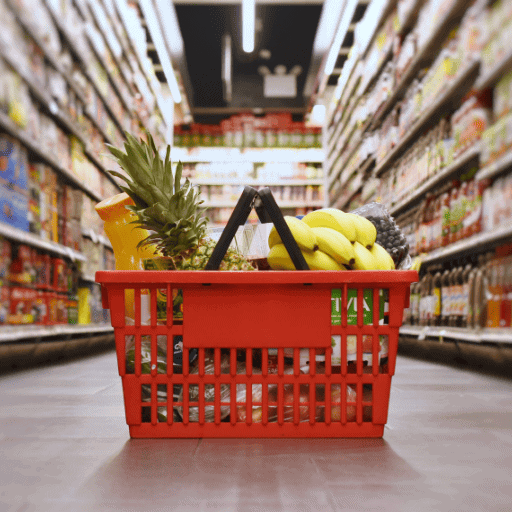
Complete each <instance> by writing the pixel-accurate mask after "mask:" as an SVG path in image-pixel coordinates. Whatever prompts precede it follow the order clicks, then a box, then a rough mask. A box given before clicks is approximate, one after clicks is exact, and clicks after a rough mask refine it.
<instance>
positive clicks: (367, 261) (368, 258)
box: [352, 242, 377, 270]
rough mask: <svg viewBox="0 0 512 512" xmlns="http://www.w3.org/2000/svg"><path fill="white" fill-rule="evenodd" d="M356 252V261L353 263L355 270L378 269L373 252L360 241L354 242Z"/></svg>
mask: <svg viewBox="0 0 512 512" xmlns="http://www.w3.org/2000/svg"><path fill="white" fill-rule="evenodd" d="M354 254H355V260H356V262H355V263H354V264H353V265H352V268H353V269H354V270H376V269H377V262H376V261H375V258H374V257H373V256H372V253H371V252H370V251H369V250H368V249H367V248H366V247H364V246H363V245H361V244H360V243H359V242H354Z"/></svg>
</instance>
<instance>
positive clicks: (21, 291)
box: [9, 286, 37, 325]
mask: <svg viewBox="0 0 512 512" xmlns="http://www.w3.org/2000/svg"><path fill="white" fill-rule="evenodd" d="M36 299H37V291H36V290H34V289H32V288H23V287H21V286H13V287H12V288H11V297H10V314H9V323H10V324H15V325H18V324H31V323H33V322H34V319H35V318H36V317H37V311H36V309H35V301H36Z"/></svg>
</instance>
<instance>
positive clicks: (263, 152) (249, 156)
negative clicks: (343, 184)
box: [171, 146, 326, 227]
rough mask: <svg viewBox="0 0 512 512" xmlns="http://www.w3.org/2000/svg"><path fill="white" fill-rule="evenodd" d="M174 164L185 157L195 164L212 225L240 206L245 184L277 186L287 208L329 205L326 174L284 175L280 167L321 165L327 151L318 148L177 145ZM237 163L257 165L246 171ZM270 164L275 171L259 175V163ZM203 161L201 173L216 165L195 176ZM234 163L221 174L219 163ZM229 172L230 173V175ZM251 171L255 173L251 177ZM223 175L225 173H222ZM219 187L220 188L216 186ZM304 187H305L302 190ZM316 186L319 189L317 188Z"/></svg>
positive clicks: (193, 179)
mask: <svg viewBox="0 0 512 512" xmlns="http://www.w3.org/2000/svg"><path fill="white" fill-rule="evenodd" d="M171 160H172V162H173V163H174V164H177V163H178V161H181V162H182V163H183V164H185V165H187V166H189V167H190V166H191V167H192V169H193V171H190V170H189V169H188V170H187V172H189V173H190V172H191V173H192V175H191V176H189V179H190V180H191V182H192V183H193V184H195V185H198V186H200V187H201V197H202V198H203V200H204V203H203V206H205V207H206V208H209V209H211V210H210V211H208V212H207V215H208V217H209V218H210V226H214V227H221V226H223V225H225V223H226V222H227V220H228V218H229V215H230V213H231V211H232V209H233V208H234V207H235V206H236V204H237V201H238V199H239V196H240V193H241V191H242V188H243V186H245V185H249V186H252V187H255V188H260V187H273V188H274V189H275V190H274V196H275V199H276V201H277V203H278V204H279V207H280V208H282V209H286V210H296V213H295V214H299V213H305V210H306V209H313V208H322V207H324V206H326V200H325V196H324V194H323V189H324V185H325V179H324V178H313V177H312V178H296V177H292V176H291V175H289V174H288V173H286V175H285V176H283V175H282V174H281V175H280V171H279V167H280V165H281V166H288V169H287V171H288V172H289V171H290V168H289V166H290V165H300V164H311V165H312V166H314V167H318V166H320V164H322V162H323V152H322V150H321V149H317V148H243V149H242V148H236V147H235V148H233V147H205V146H202V147H201V146H198V147H191V148H187V147H180V146H174V147H173V148H172V151H171ZM237 164H240V165H242V164H243V165H244V166H245V167H247V166H251V165H252V166H253V167H252V170H250V172H249V170H248V169H247V168H244V171H243V174H242V170H241V168H240V169H238V168H237ZM265 164H269V165H272V166H275V168H273V170H272V174H271V175H270V174H269V175H268V176H267V175H263V176H257V175H256V174H257V173H259V172H260V171H259V166H260V165H265ZM199 165H201V167H202V169H201V171H200V172H201V173H203V172H205V169H204V168H205V167H206V169H209V166H211V167H212V169H211V171H209V170H208V171H207V172H208V174H207V175H206V176H205V175H198V176H197V177H195V176H194V174H195V172H196V167H197V166H199ZM223 165H226V166H230V167H229V171H226V175H225V176H224V175H217V172H218V169H219V167H220V168H221V169H223V168H222V166H223ZM228 174H229V176H228ZM249 175H251V176H252V177H248V176H249ZM221 176H222V177H221ZM213 189H217V190H213ZM301 189H302V190H301ZM313 189H315V192H313Z"/></svg>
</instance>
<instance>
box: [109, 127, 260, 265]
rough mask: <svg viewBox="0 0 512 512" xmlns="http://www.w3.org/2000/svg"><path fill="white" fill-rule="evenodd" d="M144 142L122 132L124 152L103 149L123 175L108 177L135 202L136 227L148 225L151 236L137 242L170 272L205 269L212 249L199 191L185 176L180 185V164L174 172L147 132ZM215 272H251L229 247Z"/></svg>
mask: <svg viewBox="0 0 512 512" xmlns="http://www.w3.org/2000/svg"><path fill="white" fill-rule="evenodd" d="M147 139H148V141H147V142H145V141H144V140H143V139H140V141H137V140H136V139H135V138H134V137H133V136H131V135H130V134H126V142H125V143H124V150H125V152H123V151H121V150H120V149H117V148H115V147H113V146H111V145H107V147H108V149H109V150H110V152H111V153H112V155H113V156H114V158H115V160H116V161H117V162H118V164H119V165H120V166H121V168H122V169H123V170H124V171H125V172H126V174H127V175H128V176H129V177H128V178H127V177H126V176H124V175H122V174H120V173H117V172H115V171H110V173H111V174H112V175H113V176H117V177H118V178H120V179H122V180H124V181H125V183H126V185H125V186H121V189H122V190H123V191H124V192H126V193H127V194H128V195H129V196H130V197H131V198H132V199H133V201H134V203H135V205H134V206H128V207H127V208H128V209H129V210H131V211H132V212H133V213H134V214H135V215H136V216H137V219H136V220H135V221H134V224H135V226H137V227H140V228H144V229H147V230H149V231H150V232H151V234H150V235H149V236H148V237H147V238H146V239H145V240H143V241H142V242H140V244H141V245H152V246H154V247H156V250H157V251H158V253H160V254H161V255H162V256H165V257H167V258H168V259H169V261H168V262H167V263H166V265H168V267H167V268H168V269H169V270H201V269H204V267H205V266H206V263H207V262H208V260H209V258H210V256H211V254H212V251H213V249H214V247H215V242H214V241H213V240H209V239H206V238H205V236H206V231H207V224H208V218H206V217H203V216H202V214H203V212H204V211H205V208H204V207H202V206H201V204H202V203H203V201H202V200H200V199H199V190H198V189H197V187H195V186H194V185H192V184H191V182H190V181H189V179H188V178H186V179H185V182H184V183H183V184H182V183H181V177H182V171H183V166H182V164H181V162H179V163H178V166H177V168H176V172H175V173H174V174H173V172H172V167H171V161H170V152H171V147H170V146H169V145H168V146H167V149H166V155H165V159H162V158H161V157H160V155H159V152H158V150H157V148H156V146H155V143H154V141H153V138H152V137H151V134H150V133H147ZM220 270H255V268H254V267H253V266H252V265H251V264H250V262H249V261H248V260H247V259H246V258H245V257H244V256H243V255H242V254H240V253H238V252H237V251H235V250H234V249H231V248H230V249H228V251H227V253H226V255H225V257H224V259H223V261H222V263H221V265H220Z"/></svg>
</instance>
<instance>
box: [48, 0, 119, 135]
mask: <svg viewBox="0 0 512 512" xmlns="http://www.w3.org/2000/svg"><path fill="white" fill-rule="evenodd" d="M43 1H44V3H45V5H46V8H47V9H48V12H49V13H50V15H51V17H52V19H53V22H54V24H55V26H56V27H57V29H58V31H59V33H60V34H61V36H62V38H63V39H64V41H65V43H66V45H67V47H68V48H69V49H70V50H71V53H72V54H73V56H74V57H75V58H76V59H77V61H78V62H80V65H81V68H82V71H83V73H84V74H85V76H86V78H87V80H89V82H90V83H91V84H92V86H93V87H94V90H95V91H96V94H97V95H98V97H99V98H100V99H101V101H102V103H103V105H104V106H105V110H106V111H107V113H108V115H109V116H110V118H111V119H112V121H113V122H114V123H115V125H116V126H117V128H118V129H119V130H120V131H121V132H122V133H123V132H124V130H125V129H124V128H123V125H122V124H121V122H120V120H119V119H117V117H116V116H115V114H114V113H113V112H112V110H111V108H110V104H109V102H108V100H107V99H106V98H105V97H104V96H103V94H102V92H101V91H100V89H99V87H98V85H97V84H96V82H95V80H94V78H93V77H92V75H91V74H90V72H89V68H88V66H87V64H88V63H87V62H85V61H84V58H83V55H82V54H81V53H80V50H79V49H78V48H77V46H76V43H75V41H74V39H73V36H72V35H71V33H70V31H69V29H68V27H66V25H65V23H63V22H62V21H61V20H60V19H59V17H58V15H57V14H56V13H55V12H54V11H53V10H52V8H51V7H50V5H49V4H48V1H47V0H43Z"/></svg>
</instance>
